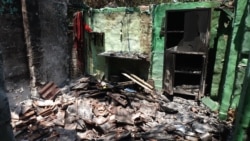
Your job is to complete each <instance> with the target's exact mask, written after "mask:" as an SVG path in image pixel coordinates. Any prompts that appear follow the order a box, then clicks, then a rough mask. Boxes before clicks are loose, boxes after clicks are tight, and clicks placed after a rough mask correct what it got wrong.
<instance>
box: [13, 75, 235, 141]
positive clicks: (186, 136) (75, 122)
mask: <svg viewBox="0 0 250 141" xmlns="http://www.w3.org/2000/svg"><path fill="white" fill-rule="evenodd" d="M39 93H40V96H41V98H37V99H28V100H25V101H23V102H21V103H20V104H19V105H18V106H16V107H15V108H14V109H12V110H11V115H12V122H11V123H12V127H13V129H14V134H15V137H16V140H17V141H19V140H20V141H35V140H38V141H75V140H97V141H116V140H124V141H129V140H138V141H139V140H140V141H148V140H149V141H159V140H162V141H166V140H173V141H176V140H191V141H198V140H202V141H221V140H227V139H228V136H229V133H230V130H231V127H232V126H231V124H232V123H231V122H225V121H223V122H222V121H220V120H218V115H217V114H216V113H215V112H211V111H210V110H209V109H208V108H207V107H205V106H204V105H203V104H202V103H200V104H199V105H198V103H197V102H195V101H194V100H187V99H184V98H180V97H174V98H173V100H172V101H169V100H168V99H167V98H166V97H165V96H164V95H162V94H161V93H158V92H156V91H153V92H151V94H149V93H147V92H145V90H144V89H142V88H141V87H138V85H137V84H135V83H133V82H132V81H126V82H118V83H105V82H100V81H97V80H95V79H94V78H93V77H82V78H80V79H77V80H75V81H74V82H72V83H71V84H70V85H68V86H65V87H64V88H60V89H59V88H57V87H56V85H55V84H53V83H48V84H47V85H46V86H44V87H43V88H42V89H40V90H39Z"/></svg>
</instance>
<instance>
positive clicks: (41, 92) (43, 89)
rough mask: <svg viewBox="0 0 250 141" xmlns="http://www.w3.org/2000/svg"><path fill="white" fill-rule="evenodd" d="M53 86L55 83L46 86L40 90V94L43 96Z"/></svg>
mask: <svg viewBox="0 0 250 141" xmlns="http://www.w3.org/2000/svg"><path fill="white" fill-rule="evenodd" d="M52 85H53V82H49V83H48V84H46V85H45V86H44V87H43V88H42V89H40V90H39V93H40V94H43V93H44V92H45V91H47V90H48V89H49V88H50V87H51V86H52Z"/></svg>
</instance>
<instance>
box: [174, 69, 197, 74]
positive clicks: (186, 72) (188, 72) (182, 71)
mask: <svg viewBox="0 0 250 141" xmlns="http://www.w3.org/2000/svg"><path fill="white" fill-rule="evenodd" d="M174 72H175V73H183V74H201V71H190V70H175V71H174Z"/></svg>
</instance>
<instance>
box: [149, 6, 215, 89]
mask: <svg viewBox="0 0 250 141" xmlns="http://www.w3.org/2000/svg"><path fill="white" fill-rule="evenodd" d="M218 5H219V3H217V2H189V3H168V4H160V5H156V6H155V7H154V10H153V43H152V44H153V45H152V67H151V75H152V79H154V80H155V86H156V88H158V89H161V88H162V82H163V63H164V57H163V56H164V38H162V37H160V30H161V26H162V18H163V17H165V12H166V10H185V9H196V8H213V7H216V6H218ZM212 31H214V30H212ZM211 34H215V33H211ZM211 39H212V38H211ZM210 46H213V45H211V44H210Z"/></svg>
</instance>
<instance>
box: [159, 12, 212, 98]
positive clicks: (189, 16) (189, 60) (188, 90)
mask: <svg viewBox="0 0 250 141" xmlns="http://www.w3.org/2000/svg"><path fill="white" fill-rule="evenodd" d="M166 17H167V18H166V19H165V27H166V28H165V27H164V30H162V31H163V32H164V37H165V53H164V54H165V58H164V83H163V85H164V91H165V92H166V93H167V94H169V95H174V94H181V95H188V96H194V97H195V99H196V100H199V99H200V98H201V97H202V96H203V95H204V94H205V86H206V70H207V56H208V55H207V54H208V42H209V26H210V24H209V23H210V9H195V10H182V11H167V12H166Z"/></svg>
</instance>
